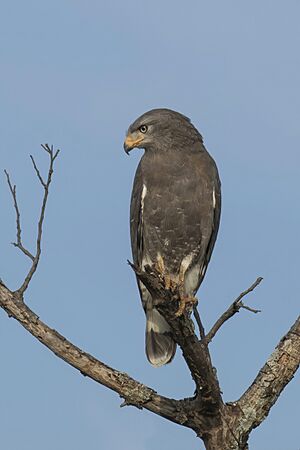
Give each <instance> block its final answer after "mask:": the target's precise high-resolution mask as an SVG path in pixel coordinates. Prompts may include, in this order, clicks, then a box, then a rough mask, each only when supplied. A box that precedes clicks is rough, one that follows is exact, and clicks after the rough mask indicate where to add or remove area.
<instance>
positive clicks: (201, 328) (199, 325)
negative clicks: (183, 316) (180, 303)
mask: <svg viewBox="0 0 300 450" xmlns="http://www.w3.org/2000/svg"><path fill="white" fill-rule="evenodd" d="M193 311H194V316H195V320H196V322H197V325H198V328H199V334H200V339H204V338H205V330H204V326H203V324H202V321H201V317H200V314H199V311H198V309H197V305H195V306H194V308H193Z"/></svg>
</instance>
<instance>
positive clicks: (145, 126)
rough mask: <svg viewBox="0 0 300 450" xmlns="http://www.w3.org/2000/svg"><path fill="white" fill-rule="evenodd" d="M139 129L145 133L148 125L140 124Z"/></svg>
mask: <svg viewBox="0 0 300 450" xmlns="http://www.w3.org/2000/svg"><path fill="white" fill-rule="evenodd" d="M139 130H140V132H141V133H147V130H148V127H147V125H141V126H140V128H139Z"/></svg>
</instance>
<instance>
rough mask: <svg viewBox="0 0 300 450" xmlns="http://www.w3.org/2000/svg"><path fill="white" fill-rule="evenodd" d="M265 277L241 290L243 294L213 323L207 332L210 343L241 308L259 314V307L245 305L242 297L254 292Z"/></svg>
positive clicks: (207, 340) (207, 339)
mask: <svg viewBox="0 0 300 450" xmlns="http://www.w3.org/2000/svg"><path fill="white" fill-rule="evenodd" d="M262 280H263V278H262V277H259V278H257V280H256V281H255V282H254V283H253V284H252V285H251V286H250V287H249V288H248V289H246V290H245V291H243V292H241V294H240V295H239V296H238V297H237V298H236V299H235V300H234V302H233V303H232V304H231V305H230V306H229V308H228V309H227V310H226V311H225V312H224V313H223V314H222V315H221V317H220V318H219V319H218V320H217V321H216V323H215V324H214V325H213V327H212V328H211V330H210V331H209V332H208V333H207V335H206V337H205V340H206V342H207V343H208V344H209V342H211V340H212V339H213V338H214V336H215V335H216V333H217V332H218V330H219V329H220V328H221V326H222V325H223V324H224V323H225V322H226V321H227V320H228V319H230V318H231V317H232V316H234V315H235V314H236V313H238V312H239V311H240V309H241V308H243V309H247V310H248V311H251V312H253V313H254V314H257V313H259V312H261V311H260V310H259V309H253V308H250V306H247V305H245V304H244V303H243V302H242V298H244V297H245V296H246V295H247V294H249V292H252V291H253V290H254V289H255V288H256V287H257V286H258V285H259V284H260V283H261V282H262Z"/></svg>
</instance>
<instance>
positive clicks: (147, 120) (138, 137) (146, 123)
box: [124, 109, 202, 154]
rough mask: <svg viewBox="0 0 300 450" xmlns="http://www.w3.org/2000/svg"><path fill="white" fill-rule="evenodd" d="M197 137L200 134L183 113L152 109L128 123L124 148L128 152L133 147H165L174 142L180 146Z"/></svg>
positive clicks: (197, 138)
mask: <svg viewBox="0 0 300 450" xmlns="http://www.w3.org/2000/svg"><path fill="white" fill-rule="evenodd" d="M199 139H201V140H202V138H201V135H200V134H199V133H198V131H197V130H196V128H195V127H194V126H193V125H192V124H191V122H190V119H188V118H187V117H185V116H184V115H182V114H180V113H178V112H176V111H172V110H171V109H152V110H151V111H148V112H146V113H145V114H143V115H142V116H140V117H139V118H138V119H136V120H135V121H134V122H133V123H132V124H131V125H130V127H129V129H128V132H127V135H126V139H125V142H124V150H125V152H126V153H127V154H129V152H130V151H131V150H132V149H133V148H144V149H145V150H148V149H151V148H152V149H154V150H159V149H166V148H169V147H170V145H174V142H176V144H177V145H178V146H180V145H184V144H187V142H189V141H195V140H199Z"/></svg>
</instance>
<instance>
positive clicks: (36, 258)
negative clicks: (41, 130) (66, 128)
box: [4, 144, 59, 298]
mask: <svg viewBox="0 0 300 450" xmlns="http://www.w3.org/2000/svg"><path fill="white" fill-rule="evenodd" d="M42 148H43V149H44V150H45V152H47V153H48V155H49V168H48V174H47V180H46V181H44V180H43V178H42V176H41V173H40V171H39V169H38V167H37V165H36V163H35V160H34V158H33V156H32V155H30V159H31V161H32V164H33V167H34V170H35V172H36V175H37V177H38V179H39V181H40V183H41V185H42V186H43V188H44V195H43V200H42V205H41V210H40V216H39V221H38V230H37V239H36V251H35V254H34V255H33V254H32V253H31V252H30V251H29V250H28V249H27V248H25V247H24V245H23V243H22V237H21V233H22V231H21V215H20V209H19V206H18V201H17V188H16V185H12V183H11V180H10V176H9V173H8V172H7V171H6V170H5V171H4V172H5V175H6V179H7V183H8V186H9V190H10V192H11V195H12V197H13V203H14V209H15V212H16V223H17V241H16V242H14V243H13V245H14V246H15V247H17V248H18V249H19V250H21V251H22V252H23V253H24V254H25V255H26V256H28V258H30V259H31V261H32V264H31V267H30V269H29V271H28V273H27V275H26V277H25V280H24V282H23V284H22V286H21V287H20V288H19V289H18V290H17V291H16V292H17V293H18V295H19V296H20V298H22V297H23V294H24V292H25V291H26V289H27V288H28V285H29V283H30V281H31V279H32V277H33V275H34V273H35V272H36V270H37V267H38V264H39V260H40V256H41V243H42V234H43V223H44V218H45V211H46V205H47V200H48V194H49V187H50V184H51V181H52V174H53V166H54V161H55V159H56V158H57V156H58V154H59V150H56V151H54V150H53V146H51V147H50V146H49V145H48V144H45V145H42Z"/></svg>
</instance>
